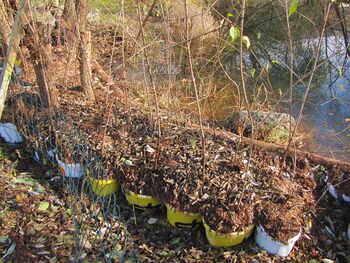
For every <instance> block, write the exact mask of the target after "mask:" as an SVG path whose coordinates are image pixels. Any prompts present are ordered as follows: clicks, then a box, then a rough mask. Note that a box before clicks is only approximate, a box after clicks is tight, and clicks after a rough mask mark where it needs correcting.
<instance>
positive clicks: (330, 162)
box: [185, 124, 350, 170]
mask: <svg viewBox="0 0 350 263" xmlns="http://www.w3.org/2000/svg"><path fill="white" fill-rule="evenodd" d="M185 129H196V130H197V129H199V125H194V124H192V125H190V126H186V127H185ZM204 131H205V132H206V133H209V134H219V135H221V136H224V137H226V138H228V139H230V140H232V141H234V142H241V143H242V144H243V145H250V144H252V145H254V146H256V147H258V148H261V149H264V150H268V151H272V152H279V153H284V152H285V151H286V150H287V147H286V146H281V145H277V144H273V143H267V142H264V141H259V140H255V139H251V138H247V137H243V136H239V135H237V134H234V133H232V132H229V131H225V130H222V129H220V128H217V129H214V128H210V127H204ZM288 153H289V154H291V155H294V154H295V155H297V156H300V157H305V158H306V159H308V161H309V162H311V163H316V164H320V165H323V166H327V167H330V166H337V167H338V168H340V169H341V170H350V163H348V162H345V161H340V160H336V159H333V158H329V157H325V156H321V155H319V154H315V153H311V152H307V151H303V150H300V149H297V148H295V147H292V146H290V147H289V149H288Z"/></svg>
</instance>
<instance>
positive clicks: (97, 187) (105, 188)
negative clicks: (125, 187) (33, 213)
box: [89, 176, 119, 196]
mask: <svg viewBox="0 0 350 263" xmlns="http://www.w3.org/2000/svg"><path fill="white" fill-rule="evenodd" d="M89 181H90V185H91V189H92V191H93V192H94V193H95V194H96V195H99V196H106V195H109V194H112V193H115V192H117V191H118V188H119V183H118V181H117V180H114V179H110V180H102V179H95V178H93V177H91V176H90V177H89Z"/></svg>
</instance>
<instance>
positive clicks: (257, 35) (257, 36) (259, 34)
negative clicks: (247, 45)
mask: <svg viewBox="0 0 350 263" xmlns="http://www.w3.org/2000/svg"><path fill="white" fill-rule="evenodd" d="M256 38H257V39H258V40H259V39H260V38H261V32H258V34H256Z"/></svg>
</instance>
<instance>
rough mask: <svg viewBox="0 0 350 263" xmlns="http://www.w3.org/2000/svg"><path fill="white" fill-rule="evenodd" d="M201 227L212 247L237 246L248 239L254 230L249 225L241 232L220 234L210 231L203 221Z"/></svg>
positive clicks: (252, 226)
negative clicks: (202, 226)
mask: <svg viewBox="0 0 350 263" xmlns="http://www.w3.org/2000/svg"><path fill="white" fill-rule="evenodd" d="M203 225H204V228H205V234H206V236H207V239H208V241H209V244H210V245H211V246H213V247H232V246H235V245H238V244H240V243H242V242H243V241H244V240H245V239H247V238H248V237H250V236H251V234H252V233H253V230H254V225H250V226H248V227H246V228H245V229H244V230H243V231H241V232H232V233H229V234H220V233H217V232H215V231H214V230H212V229H211V228H210V227H209V226H208V225H207V224H206V223H205V222H204V221H203Z"/></svg>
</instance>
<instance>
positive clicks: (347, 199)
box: [342, 194, 350, 203]
mask: <svg viewBox="0 0 350 263" xmlns="http://www.w3.org/2000/svg"><path fill="white" fill-rule="evenodd" d="M342 197H343V200H344V201H345V202H347V203H350V196H348V195H346V194H343V195H342Z"/></svg>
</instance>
